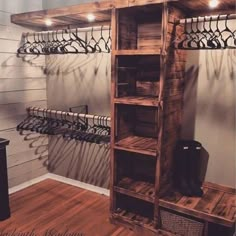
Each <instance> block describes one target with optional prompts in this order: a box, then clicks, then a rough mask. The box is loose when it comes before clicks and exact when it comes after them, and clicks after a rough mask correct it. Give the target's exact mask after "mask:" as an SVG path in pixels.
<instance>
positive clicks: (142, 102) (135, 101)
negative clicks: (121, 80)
mask: <svg viewBox="0 0 236 236" xmlns="http://www.w3.org/2000/svg"><path fill="white" fill-rule="evenodd" d="M114 103H116V104H127V105H138V106H150V107H158V106H159V100H158V98H157V97H140V96H126V97H120V98H115V99H114Z"/></svg>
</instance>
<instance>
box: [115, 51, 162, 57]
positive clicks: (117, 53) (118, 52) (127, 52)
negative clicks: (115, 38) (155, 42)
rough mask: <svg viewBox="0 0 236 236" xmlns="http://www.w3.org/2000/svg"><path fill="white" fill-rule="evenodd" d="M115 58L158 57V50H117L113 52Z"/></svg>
mask: <svg viewBox="0 0 236 236" xmlns="http://www.w3.org/2000/svg"><path fill="white" fill-rule="evenodd" d="M114 53H115V54H116V55H117V56H118V55H120V56H122V55H124V56H129V55H160V49H134V50H117V51H115V52H114Z"/></svg>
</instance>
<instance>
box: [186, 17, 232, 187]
mask: <svg viewBox="0 0 236 236" xmlns="http://www.w3.org/2000/svg"><path fill="white" fill-rule="evenodd" d="M231 25H235V22H231ZM229 26H230V24H229ZM186 71H187V72H186V81H185V86H186V87H185V108H184V122H183V129H182V137H183V138H190V139H192V138H193V139H196V140H198V141H200V142H201V143H202V145H203V147H204V151H203V155H202V157H203V166H204V164H207V172H206V180H207V181H210V182H214V183H218V184H223V185H227V186H231V187H236V145H235V143H236V135H235V134H236V129H235V128H236V127H235V123H236V120H235V117H236V116H235V112H236V95H235V94H236V82H235V81H236V50H235V49H230V50H201V51H190V52H189V53H188V57H187V65H186ZM207 162H208V163H207Z"/></svg>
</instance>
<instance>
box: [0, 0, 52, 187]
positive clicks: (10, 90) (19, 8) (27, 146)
mask: <svg viewBox="0 0 236 236" xmlns="http://www.w3.org/2000/svg"><path fill="white" fill-rule="evenodd" d="M39 9H42V2H41V1H31V0H16V1H0V137H1V138H6V139H9V140H10V145H9V146H8V147H7V153H8V160H7V161H8V175H9V186H10V187H12V186H15V185H18V184H20V183H23V182H25V181H28V180H30V179H32V178H34V177H38V176H40V175H42V174H44V173H46V172H47V169H46V167H45V163H46V161H47V142H48V141H47V137H39V135H32V134H27V133H26V132H25V133H24V135H19V133H18V132H16V129H15V127H16V125H17V124H18V123H20V122H21V121H22V120H23V119H24V118H25V116H26V110H25V108H26V107H28V106H46V77H45V75H44V73H43V67H45V58H44V57H42V58H37V59H34V60H33V59H30V58H29V57H27V60H28V62H23V61H22V59H21V58H17V55H16V51H17V48H18V46H19V45H20V40H21V35H22V32H23V31H27V29H24V28H22V27H19V26H16V25H14V24H11V23H10V15H11V14H12V13H18V12H24V11H32V10H39ZM24 139H27V140H24ZM31 146H32V147H31Z"/></svg>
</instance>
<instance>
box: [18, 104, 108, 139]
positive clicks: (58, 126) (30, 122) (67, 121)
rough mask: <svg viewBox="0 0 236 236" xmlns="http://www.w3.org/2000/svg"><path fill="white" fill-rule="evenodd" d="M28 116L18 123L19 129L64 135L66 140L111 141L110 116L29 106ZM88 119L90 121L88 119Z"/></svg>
mask: <svg viewBox="0 0 236 236" xmlns="http://www.w3.org/2000/svg"><path fill="white" fill-rule="evenodd" d="M27 110H28V115H27V117H26V118H25V119H24V120H23V121H22V122H21V123H20V124H18V125H17V127H16V129H17V131H20V132H22V131H24V130H28V131H31V132H36V133H40V134H48V135H62V136H63V138H64V139H66V140H72V139H74V140H79V141H85V142H90V143H97V144H101V143H110V133H111V128H110V126H109V120H110V118H109V117H107V116H98V115H88V114H80V113H72V112H64V111H52V110H50V109H42V108H36V107H34V108H28V109H27ZM88 119H89V120H90V121H88Z"/></svg>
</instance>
